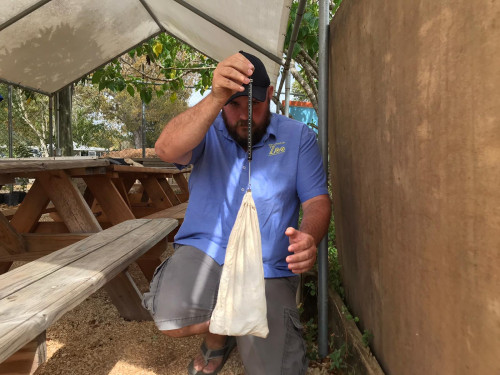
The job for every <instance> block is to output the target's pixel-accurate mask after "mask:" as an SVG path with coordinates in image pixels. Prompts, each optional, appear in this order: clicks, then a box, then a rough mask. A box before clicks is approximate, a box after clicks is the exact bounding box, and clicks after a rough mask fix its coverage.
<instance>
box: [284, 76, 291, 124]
mask: <svg viewBox="0 0 500 375" xmlns="http://www.w3.org/2000/svg"><path fill="white" fill-rule="evenodd" d="M290 75H291V74H290V71H288V72H286V81H285V116H286V117H288V114H289V112H290V81H291V77H290Z"/></svg>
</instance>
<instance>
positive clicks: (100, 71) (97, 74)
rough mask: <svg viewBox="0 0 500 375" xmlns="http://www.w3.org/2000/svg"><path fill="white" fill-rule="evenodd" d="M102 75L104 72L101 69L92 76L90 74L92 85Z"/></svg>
mask: <svg viewBox="0 0 500 375" xmlns="http://www.w3.org/2000/svg"><path fill="white" fill-rule="evenodd" d="M103 73H104V72H103V71H102V70H101V69H99V70H96V71H95V72H94V74H92V83H93V84H96V83H97V82H99V81H100V80H101V77H102V75H103Z"/></svg>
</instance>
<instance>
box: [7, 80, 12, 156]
mask: <svg viewBox="0 0 500 375" xmlns="http://www.w3.org/2000/svg"><path fill="white" fill-rule="evenodd" d="M8 90H9V91H8V95H7V96H8V99H7V111H8V114H7V116H8V126H9V158H12V146H13V141H12V133H13V127H12V85H9V88H8Z"/></svg>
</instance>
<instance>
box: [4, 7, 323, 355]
mask: <svg viewBox="0 0 500 375" xmlns="http://www.w3.org/2000/svg"><path fill="white" fill-rule="evenodd" d="M291 3H292V0H252V1H245V0H206V1H202V0H84V1H82V0H3V1H2V2H1V5H2V9H1V12H0V81H1V82H5V83H8V84H11V85H16V86H21V87H25V88H28V89H31V90H33V91H37V92H40V93H43V94H47V95H52V94H54V93H56V92H57V91H59V90H60V89H62V88H63V87H65V86H67V85H68V84H70V83H72V82H75V81H77V80H79V79H80V78H81V77H83V76H85V75H86V74H88V73H91V72H92V71H94V70H95V69H97V68H98V67H100V66H102V65H104V64H106V63H108V62H109V61H111V60H113V59H114V58H116V57H118V56H120V55H122V54H123V53H125V52H127V51H128V50H130V49H132V48H134V47H135V46H137V45H139V44H141V43H142V42H145V41H147V40H149V39H150V38H152V37H153V36H155V35H157V34H159V33H161V32H167V33H169V34H171V35H173V36H175V37H176V38H178V39H180V40H182V41H183V42H185V43H187V44H189V45H190V46H192V47H193V48H195V49H197V50H198V51H200V52H202V53H204V54H205V55H207V56H209V57H211V58H213V59H214V60H216V61H221V60H222V59H224V58H225V57H227V56H229V55H232V54H234V53H236V52H237V51H239V50H245V51H247V52H250V53H252V54H254V55H256V56H258V57H259V58H260V59H261V60H262V61H263V63H264V65H265V66H266V68H267V71H268V73H269V76H270V79H271V84H272V85H274V86H275V87H277V86H278V83H277V78H278V75H279V71H280V65H282V64H284V65H285V71H286V70H287V67H288V65H289V63H290V60H289V58H290V55H291V51H292V50H293V44H294V42H295V38H296V36H297V32H298V24H299V23H300V18H301V16H302V14H300V13H301V11H300V10H299V11H298V12H297V17H296V18H297V19H296V23H295V25H294V32H293V33H292V38H291V43H290V44H291V48H289V51H288V53H287V61H286V62H284V61H283V58H282V55H283V45H284V40H285V34H286V27H287V21H288V17H289V12H290V6H291ZM319 3H320V22H319V24H320V25H319V26H320V31H319V44H320V48H319V50H320V51H319V66H320V72H319V92H320V97H321V98H320V103H319V108H320V110H319V129H320V132H319V140H320V146H321V149H322V154H323V160H324V162H325V170H327V167H326V160H327V159H328V147H327V140H328V133H327V127H326V124H327V96H328V74H327V73H328V72H327V67H328V53H327V35H328V13H329V11H328V9H329V8H328V7H329V4H328V0H320V1H319ZM304 5H305V0H300V4H299V9H302V10H303V9H304ZM299 15H300V17H299ZM297 20H298V21H299V22H297ZM10 112H11V111H9V113H10ZM318 263H319V268H318V272H319V290H318V292H319V293H318V299H319V306H318V308H319V312H318V313H319V352H320V355H321V356H322V357H324V356H326V355H327V352H328V310H327V308H328V298H327V283H328V281H327V278H328V270H327V267H328V257H327V240H326V237H325V238H324V239H323V241H322V242H321V244H320V246H319V254H318Z"/></svg>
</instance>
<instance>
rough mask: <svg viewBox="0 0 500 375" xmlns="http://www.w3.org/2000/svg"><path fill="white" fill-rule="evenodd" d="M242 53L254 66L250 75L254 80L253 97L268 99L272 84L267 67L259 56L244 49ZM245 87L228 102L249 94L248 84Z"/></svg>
mask: <svg viewBox="0 0 500 375" xmlns="http://www.w3.org/2000/svg"><path fill="white" fill-rule="evenodd" d="M240 53H241V54H242V55H243V56H245V57H246V58H247V59H248V60H249V61H250V62H251V63H252V64H253V66H254V71H253V74H252V75H251V76H250V79H252V80H253V82H252V97H253V98H255V100H257V101H259V102H263V101H264V100H266V96H267V88H268V87H269V85H270V84H271V81H270V80H269V76H268V75H267V71H266V67H265V66H264V64H263V63H262V61H260V59H259V58H258V57H256V56H254V55H251V54H249V53H247V52H243V51H240ZM243 87H244V88H245V90H244V91H241V92H240V91H238V92H237V93H236V94H234V95H233V96H231V97H230V98H229V100H228V101H227V102H226V104H228V103H229V102H230V101H232V100H234V99H235V98H237V97H239V96H248V85H243Z"/></svg>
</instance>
